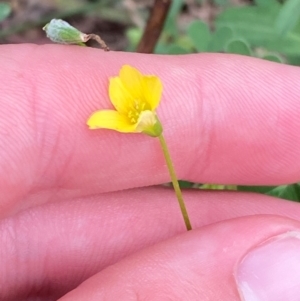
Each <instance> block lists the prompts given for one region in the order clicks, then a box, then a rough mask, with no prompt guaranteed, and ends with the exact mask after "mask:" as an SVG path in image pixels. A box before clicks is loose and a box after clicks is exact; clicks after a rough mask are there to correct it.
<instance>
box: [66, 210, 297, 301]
mask: <svg viewBox="0 0 300 301" xmlns="http://www.w3.org/2000/svg"><path fill="white" fill-rule="evenodd" d="M299 295H300V224H299V223H298V222H296V221H292V220H289V219H285V218H279V217H275V216H255V217H254V216H252V217H244V218H238V219H232V220H228V221H224V222H220V223H216V224H212V225H210V226H207V227H203V228H201V229H199V230H194V231H191V232H187V233H185V234H183V235H181V236H177V237H176V238H174V239H170V240H168V241H165V242H163V243H161V244H157V245H155V246H153V247H150V248H148V249H145V250H143V251H142V252H139V253H136V254H135V255H133V256H131V257H128V258H126V259H124V260H123V261H121V262H119V263H117V264H115V265H112V266H110V267H108V268H107V269H105V270H103V271H102V272H100V273H99V274H97V275H95V276H93V277H92V278H90V279H88V280H87V281H85V282H84V283H83V284H81V285H80V286H79V287H78V288H77V289H75V290H73V291H72V292H70V293H69V294H67V295H66V296H64V297H63V298H61V299H60V301H71V300H72V301H81V300H89V301H94V300H95V301H96V300H97V301H100V300H189V301H193V300H195V301H196V300H197V301H198V300H214V301H216V300H230V301H235V300H241V299H242V300H246V301H252V300H260V301H261V300H263V301H266V300H272V301H274V300H275V301H276V300H278V301H279V300H298V298H299Z"/></svg>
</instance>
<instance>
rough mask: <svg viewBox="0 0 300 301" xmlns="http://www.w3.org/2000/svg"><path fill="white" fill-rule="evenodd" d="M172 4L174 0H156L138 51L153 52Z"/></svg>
mask: <svg viewBox="0 0 300 301" xmlns="http://www.w3.org/2000/svg"><path fill="white" fill-rule="evenodd" d="M171 4H172V0H155V2H154V5H153V7H152V11H151V14H150V17H149V20H148V22H147V25H146V28H145V30H144V33H143V36H142V38H141V41H140V43H139V45H138V47H137V50H136V52H140V53H153V51H154V48H155V45H156V43H157V41H158V39H159V36H160V34H161V32H162V29H163V26H164V23H165V20H166V17H167V14H168V11H169V8H170V6H171Z"/></svg>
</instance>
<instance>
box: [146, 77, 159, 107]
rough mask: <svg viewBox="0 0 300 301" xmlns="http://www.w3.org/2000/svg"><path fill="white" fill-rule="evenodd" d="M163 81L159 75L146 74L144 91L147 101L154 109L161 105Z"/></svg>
mask: <svg viewBox="0 0 300 301" xmlns="http://www.w3.org/2000/svg"><path fill="white" fill-rule="evenodd" d="M162 90H163V86H162V82H161V80H160V78H159V77H157V76H151V75H149V76H144V78H143V91H144V97H145V100H146V102H147V103H148V104H149V106H150V108H151V110H152V111H154V110H155V109H156V108H157V106H158V105H159V102H160V99H161V95H162Z"/></svg>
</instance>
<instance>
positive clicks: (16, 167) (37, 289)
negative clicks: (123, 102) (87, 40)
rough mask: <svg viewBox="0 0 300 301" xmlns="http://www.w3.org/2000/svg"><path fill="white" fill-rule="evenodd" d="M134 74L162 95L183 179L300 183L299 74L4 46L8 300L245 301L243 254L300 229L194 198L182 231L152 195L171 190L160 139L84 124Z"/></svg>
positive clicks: (261, 66)
mask: <svg viewBox="0 0 300 301" xmlns="http://www.w3.org/2000/svg"><path fill="white" fill-rule="evenodd" d="M124 64H130V65H132V66H134V67H136V68H138V69H139V70H140V71H141V72H143V73H145V74H154V75H157V76H159V77H160V78H161V80H162V82H163V85H164V92H163V98H162V101H161V103H160V105H159V107H158V110H157V113H158V115H159V117H160V120H161V122H162V124H163V127H164V135H165V138H166V140H167V143H168V146H169V149H170V152H171V155H172V158H173V162H174V165H175V169H176V171H177V174H178V177H179V178H182V179H186V180H190V181H194V182H204V183H228V184H244V185H245V184H249V185H251V184H252V185H253V184H256V185H277V184H278V185H279V184H286V183H291V182H297V181H299V179H300V160H299V158H300V135H299V133H300V118H299V116H300V86H299V85H298V82H299V77H300V70H299V68H296V67H292V66H285V65H280V64H275V63H271V62H266V61H262V60H257V59H252V58H247V57H239V56H234V55H232V56H231V55H221V54H210V55H205V54H203V55H191V56H154V55H153V56H152V55H141V54H130V53H120V52H112V51H111V52H103V51H101V50H96V49H88V48H83V47H76V46H57V45H48V46H35V45H18V46H16V45H8V46H1V51H0V66H1V69H0V83H1V95H0V107H1V109H0V141H1V142H0V143H1V147H0V191H1V194H0V217H1V220H0V244H1V248H0V258H1V264H0V288H1V289H0V299H1V300H7V301H12V300H13V301H15V300H28V301H29V300H30V301H32V300H43V301H46V300H47V301H49V300H51V301H52V300H57V299H58V298H61V299H59V300H61V301H71V300H72V301H81V300H89V301H96V300H97V301H99V300H191V301H193V300H200V299H199V296H201V297H202V298H201V300H233V301H235V300H237V301H238V300H240V297H239V293H238V290H237V287H236V283H235V279H234V277H233V274H234V271H235V267H236V265H237V262H238V261H239V260H240V259H241V258H242V257H243V256H244V254H245V253H246V252H247V250H249V249H250V248H253V246H255V245H257V244H259V243H261V242H262V241H265V240H266V239H268V238H269V237H272V236H274V235H277V234H280V233H283V232H285V231H288V230H297V231H300V222H299V219H300V205H299V204H297V203H292V202H287V201H283V200H279V199H275V198H272V197H268V196H262V195H257V194H247V193H236V192H214V191H209V192H205V191H184V192H183V195H184V198H185V200H186V204H187V209H188V212H189V214H190V218H191V223H192V226H193V228H194V230H193V231H190V232H186V231H185V227H184V223H183V220H182V216H181V215H180V211H179V207H178V204H177V201H176V197H175V195H174V191H172V190H169V189H165V188H161V187H148V186H153V185H157V184H161V183H165V182H168V181H169V175H168V171H167V169H166V167H165V163H164V159H163V155H162V152H161V149H160V146H159V142H158V140H157V139H155V138H151V137H148V136H145V135H142V134H120V133H117V132H113V131H108V130H93V131H91V130H88V128H87V126H86V124H85V123H86V120H87V118H88V117H89V115H90V114H91V113H92V112H93V111H95V110H97V109H107V108H111V104H110V102H109V99H108V94H107V90H108V78H109V77H110V76H116V75H117V74H118V72H119V69H120V67H121V66H122V65H124ZM142 187H145V188H142ZM122 189H129V190H125V191H119V192H116V191H117V190H122ZM216 222H218V223H216ZM204 226H205V227H204ZM225 249H226V250H229V251H228V252H223V251H222V250H225ZM124 257H126V258H124ZM113 264H114V265H113ZM107 267H108V268H107ZM220 267H221V268H220ZM104 268H106V269H104ZM166 296H168V298H170V299H168V298H167V297H166Z"/></svg>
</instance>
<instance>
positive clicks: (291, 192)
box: [267, 184, 300, 202]
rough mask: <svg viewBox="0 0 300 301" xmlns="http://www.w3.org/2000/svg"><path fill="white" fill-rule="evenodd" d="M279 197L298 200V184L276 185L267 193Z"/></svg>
mask: <svg viewBox="0 0 300 301" xmlns="http://www.w3.org/2000/svg"><path fill="white" fill-rule="evenodd" d="M267 194H268V195H272V196H275V197H278V198H281V199H286V200H290V201H296V202H299V201H300V186H299V184H292V185H282V186H278V187H276V188H274V189H272V190H271V191H269V192H268V193H267Z"/></svg>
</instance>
